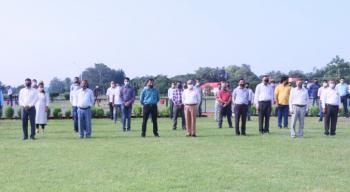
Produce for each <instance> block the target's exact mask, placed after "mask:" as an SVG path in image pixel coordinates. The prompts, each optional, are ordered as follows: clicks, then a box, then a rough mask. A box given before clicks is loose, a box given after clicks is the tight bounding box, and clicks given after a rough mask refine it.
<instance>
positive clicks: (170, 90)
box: [168, 87, 175, 99]
mask: <svg viewBox="0 0 350 192" xmlns="http://www.w3.org/2000/svg"><path fill="white" fill-rule="evenodd" d="M174 90H175V89H173V88H171V87H170V88H169V89H168V99H171V98H173V93H174Z"/></svg>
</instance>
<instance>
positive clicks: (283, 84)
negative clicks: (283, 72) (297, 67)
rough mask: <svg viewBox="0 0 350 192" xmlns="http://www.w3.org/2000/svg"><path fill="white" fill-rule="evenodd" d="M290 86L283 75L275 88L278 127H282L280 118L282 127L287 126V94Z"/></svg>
mask: <svg viewBox="0 0 350 192" xmlns="http://www.w3.org/2000/svg"><path fill="white" fill-rule="evenodd" d="M290 89H291V88H290V86H289V83H288V77H287V76H283V77H282V78H281V81H280V84H279V85H278V86H277V87H276V89H275V99H276V105H277V116H278V128H280V129H282V118H283V127H284V128H288V114H289V101H288V100H289V95H290Z"/></svg>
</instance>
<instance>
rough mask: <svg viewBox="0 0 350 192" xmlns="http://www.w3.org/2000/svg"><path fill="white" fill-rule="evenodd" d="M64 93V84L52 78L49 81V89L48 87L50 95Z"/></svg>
mask: <svg viewBox="0 0 350 192" xmlns="http://www.w3.org/2000/svg"><path fill="white" fill-rule="evenodd" d="M68 90H69V89H68ZM65 91H66V90H65V83H64V81H61V80H60V79H58V78H57V77H54V78H53V79H52V80H51V81H50V87H49V92H50V93H64V92H65Z"/></svg>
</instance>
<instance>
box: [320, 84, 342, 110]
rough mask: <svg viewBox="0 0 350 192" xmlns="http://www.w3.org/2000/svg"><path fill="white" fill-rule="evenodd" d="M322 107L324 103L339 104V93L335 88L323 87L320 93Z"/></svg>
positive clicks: (324, 105) (324, 106)
mask: <svg viewBox="0 0 350 192" xmlns="http://www.w3.org/2000/svg"><path fill="white" fill-rule="evenodd" d="M321 101H322V108H323V109H324V108H326V104H329V105H337V106H339V105H340V94H339V92H338V91H337V90H336V89H331V88H328V89H325V90H324V92H323V94H322V99H321Z"/></svg>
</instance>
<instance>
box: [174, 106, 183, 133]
mask: <svg viewBox="0 0 350 192" xmlns="http://www.w3.org/2000/svg"><path fill="white" fill-rule="evenodd" d="M173 114H174V117H173V129H176V127H177V118H178V117H179V116H181V125H182V128H183V129H185V128H186V122H185V113H184V106H183V105H181V106H174V113H173Z"/></svg>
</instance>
